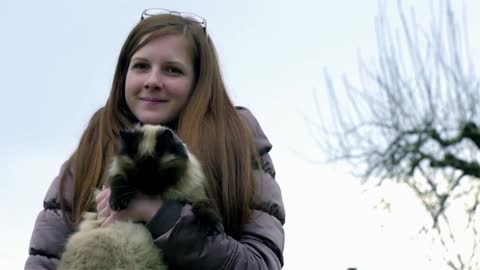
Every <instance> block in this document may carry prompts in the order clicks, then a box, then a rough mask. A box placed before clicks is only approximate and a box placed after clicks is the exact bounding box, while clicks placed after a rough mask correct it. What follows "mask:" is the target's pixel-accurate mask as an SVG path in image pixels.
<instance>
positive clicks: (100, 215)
mask: <svg viewBox="0 0 480 270" xmlns="http://www.w3.org/2000/svg"><path fill="white" fill-rule="evenodd" d="M97 211H98V210H97ZM111 213H112V209H110V207H105V208H103V209H100V210H99V211H98V218H106V217H108V216H110V214H111Z"/></svg>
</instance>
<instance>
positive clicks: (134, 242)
mask: <svg viewBox="0 0 480 270" xmlns="http://www.w3.org/2000/svg"><path fill="white" fill-rule="evenodd" d="M119 146H120V147H119V151H118V152H117V153H116V155H115V156H114V158H113V161H112V163H111V166H110V168H109V171H108V173H107V177H108V180H107V181H109V182H110V189H111V195H110V201H109V204H110V207H111V208H112V209H113V210H116V211H120V210H122V209H125V208H127V207H128V204H129V203H130V201H131V199H132V198H133V197H134V196H135V194H136V193H137V192H141V193H144V194H147V195H157V194H161V196H162V199H164V200H177V201H181V202H191V203H192V210H193V211H194V213H195V215H196V217H197V218H198V219H199V221H200V223H199V224H200V226H204V227H205V229H206V232H207V233H213V232H219V231H220V230H222V227H221V221H220V217H219V215H218V214H217V212H216V211H215V210H214V208H213V207H212V206H211V204H210V203H209V201H208V199H207V196H206V192H205V185H206V179H205V176H204V174H203V171H202V169H201V166H200V163H199V162H198V160H197V159H196V158H195V156H193V154H191V153H190V152H189V151H188V149H187V147H186V146H185V144H183V143H182V142H181V140H180V139H179V138H178V137H177V136H176V135H175V133H174V132H173V131H172V130H170V129H169V128H166V127H163V126H159V125H143V126H140V125H138V126H136V127H135V128H133V129H131V130H126V131H121V132H120V136H119ZM83 218H84V220H83V221H82V222H81V223H80V225H79V230H78V232H76V233H74V234H73V235H72V236H71V237H70V238H69V240H68V241H67V244H66V247H65V252H64V253H63V255H62V258H61V261H60V264H59V268H58V269H59V270H67V269H68V270H87V269H99V270H101V269H105V270H106V269H125V270H126V269H129V270H130V269H133V270H135V269H139V270H140V269H151V270H164V269H167V268H168V266H167V265H166V264H165V262H164V260H163V258H162V252H161V250H160V249H158V248H157V247H156V246H155V245H154V243H153V240H152V236H151V234H150V232H149V231H148V230H147V229H146V228H145V226H144V225H142V224H137V223H133V222H127V221H117V222H115V223H114V224H112V225H110V226H108V227H104V228H102V227H99V226H100V224H101V222H102V221H101V220H97V215H96V213H91V212H87V213H85V215H84V216H83Z"/></svg>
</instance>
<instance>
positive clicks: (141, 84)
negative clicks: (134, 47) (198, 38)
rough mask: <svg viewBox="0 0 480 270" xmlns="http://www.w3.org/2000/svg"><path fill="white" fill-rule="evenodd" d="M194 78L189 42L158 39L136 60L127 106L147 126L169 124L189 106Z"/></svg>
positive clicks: (132, 64)
mask: <svg viewBox="0 0 480 270" xmlns="http://www.w3.org/2000/svg"><path fill="white" fill-rule="evenodd" d="M194 77H195V70H194V68H193V62H192V57H191V56H190V54H189V50H188V45H187V41H186V40H185V38H184V37H182V36H181V35H167V36H161V37H158V38H155V39H153V40H151V41H150V42H149V43H147V44H146V45H145V46H144V47H142V48H141V49H139V50H138V51H137V52H136V53H135V54H134V55H133V56H132V59H131V61H130V66H129V67H128V71H127V78H126V82H125V99H126V101H127V105H128V107H129V108H130V111H131V112H132V113H133V114H134V115H135V117H136V118H137V119H138V120H139V121H140V122H142V123H144V124H163V125H165V124H168V123H169V122H172V121H174V120H176V119H177V118H178V115H179V114H180V112H181V111H182V109H183V108H184V107H185V105H186V104H187V102H188V99H189V96H190V93H191V92H192V90H193V87H194V85H193V84H194Z"/></svg>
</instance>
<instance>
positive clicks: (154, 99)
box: [140, 97, 168, 104]
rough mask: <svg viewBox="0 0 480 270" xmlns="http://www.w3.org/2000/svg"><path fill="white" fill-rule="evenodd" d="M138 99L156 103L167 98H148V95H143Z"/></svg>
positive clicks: (162, 101)
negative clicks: (143, 96)
mask: <svg viewBox="0 0 480 270" xmlns="http://www.w3.org/2000/svg"><path fill="white" fill-rule="evenodd" d="M140 100H143V101H145V102H147V103H152V104H158V103H164V102H167V101H168V100H166V99H160V98H149V97H145V98H140Z"/></svg>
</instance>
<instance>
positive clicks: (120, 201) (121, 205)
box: [109, 196, 131, 211]
mask: <svg viewBox="0 0 480 270" xmlns="http://www.w3.org/2000/svg"><path fill="white" fill-rule="evenodd" d="M130 201H131V197H129V196H110V200H109V203H110V208H111V209H112V210H113V211H121V210H123V209H125V208H127V207H128V204H129V203H130Z"/></svg>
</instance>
